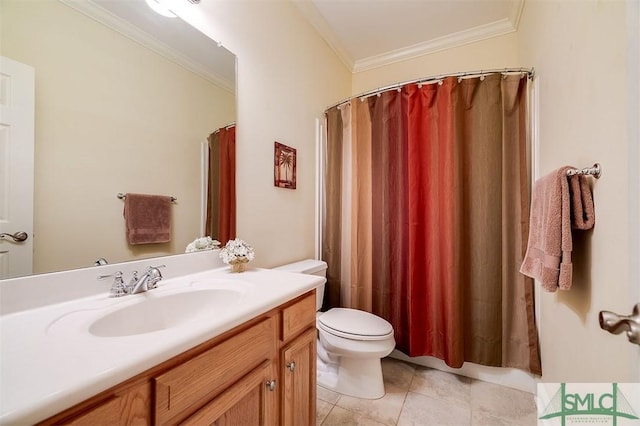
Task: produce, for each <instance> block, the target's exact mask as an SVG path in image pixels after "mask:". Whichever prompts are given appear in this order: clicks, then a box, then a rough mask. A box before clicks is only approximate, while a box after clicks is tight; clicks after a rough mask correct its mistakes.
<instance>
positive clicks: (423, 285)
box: [323, 74, 541, 374]
mask: <svg viewBox="0 0 640 426" xmlns="http://www.w3.org/2000/svg"><path fill="white" fill-rule="evenodd" d="M527 84H528V79H526V78H521V77H520V75H505V76H503V75H501V74H492V75H489V76H485V77H482V78H468V79H462V80H459V79H458V78H455V77H449V78H445V79H444V80H442V81H441V83H440V84H438V83H436V84H428V85H418V84H408V85H405V86H403V87H402V88H401V89H400V90H392V91H387V92H383V93H380V94H379V95H378V96H371V97H368V98H367V99H366V100H365V101H364V102H361V101H360V100H357V99H354V100H352V101H351V102H350V104H349V105H344V106H342V107H341V108H340V111H339V113H337V112H336V111H335V110H337V108H335V109H331V110H329V111H327V129H328V135H327V136H328V138H327V153H328V154H327V162H328V165H327V181H326V186H327V195H326V197H327V201H326V204H327V210H326V218H325V221H326V225H325V229H332V226H333V228H335V224H339V223H340V221H341V216H342V215H343V212H344V211H347V210H348V211H350V213H349V214H350V215H351V234H350V248H349V253H344V252H341V247H342V245H341V242H340V240H339V239H338V240H336V238H335V235H333V236H330V235H326V233H325V237H327V238H326V239H325V240H324V243H323V244H324V247H323V254H330V255H331V256H330V257H327V258H325V260H326V261H327V263H328V265H329V279H328V287H329V288H328V293H329V294H339V293H340V287H341V286H345V285H348V286H349V291H348V292H347V293H348V297H346V298H345V297H343V300H338V303H339V304H341V305H342V306H348V307H353V308H357V309H363V310H366V311H369V312H373V313H374V314H377V315H379V316H381V317H383V318H385V319H387V320H388V321H390V322H391V324H392V325H393V327H394V330H395V333H396V334H395V337H396V341H397V348H398V349H399V350H401V351H402V352H404V353H406V354H407V355H409V356H422V355H429V356H435V357H437V358H440V359H443V360H444V361H445V362H446V363H447V364H448V365H449V366H451V367H460V366H461V365H462V364H463V363H464V362H465V361H469V362H474V363H477V364H482V365H488V366H499V367H500V366H501V367H515V368H520V369H523V370H526V371H529V372H531V373H534V374H541V369H540V358H539V355H538V353H539V352H538V341H537V333H536V328H535V319H534V306H533V281H532V280H531V279H529V278H527V277H525V276H523V275H522V274H520V273H519V272H518V268H519V266H520V264H521V262H522V257H523V255H524V251H525V245H526V238H527V235H528V215H529V176H528V172H527V108H526V102H527V96H526V95H527ZM345 143H346V144H348V145H349V146H350V147H351V161H350V163H349V164H341V166H342V167H349V168H350V171H351V173H350V174H351V182H350V186H349V187H348V188H346V190H348V191H350V193H351V198H350V199H351V204H350V206H348V207H349V209H345V208H344V207H345V206H341V205H340V204H339V200H340V199H344V197H342V195H341V194H340V192H339V191H337V190H336V188H335V187H336V186H338V187H341V188H342V189H341V190H342V191H344V190H345V184H348V183H347V182H343V181H341V180H340V177H339V176H340V175H333V173H336V170H338V169H339V168H338V166H337V165H335V164H334V163H335V162H340V163H342V159H341V157H340V156H334V157H332V155H331V153H332V152H336V151H339V149H340V147H341V146H343V145H344V144H345ZM338 172H339V171H338ZM336 193H338V198H336V196H335V194H336ZM334 233H335V232H334ZM344 262H349V264H350V276H349V277H344V276H341V275H340V271H341V270H343V268H342V265H341V263H344ZM336 287H337V289H336ZM343 294H344V292H343ZM345 299H346V300H345ZM333 303H334V305H333V306H337V304H338V303H336V300H335V298H334V299H333Z"/></svg>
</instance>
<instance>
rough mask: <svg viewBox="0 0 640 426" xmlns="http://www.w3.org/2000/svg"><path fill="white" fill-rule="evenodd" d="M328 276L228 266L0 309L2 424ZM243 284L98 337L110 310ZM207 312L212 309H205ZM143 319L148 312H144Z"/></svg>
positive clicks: (133, 370) (23, 419)
mask: <svg viewBox="0 0 640 426" xmlns="http://www.w3.org/2000/svg"><path fill="white" fill-rule="evenodd" d="M324 281H325V279H324V278H323V277H319V276H314V275H302V274H293V273H288V272H282V271H276V270H269V269H249V270H247V271H246V272H244V273H240V274H234V273H231V272H230V271H229V268H228V267H225V268H219V269H212V270H209V271H204V272H198V273H195V274H191V275H184V276H181V277H174V278H171V279H165V280H163V281H160V283H159V286H158V288H157V289H154V290H151V291H149V292H147V293H141V294H137V295H128V296H124V297H120V298H109V297H108V293H106V292H105V293H101V294H98V295H92V296H89V297H84V298H78V299H73V300H69V301H66V302H62V303H56V304H50V305H45V306H40V307H37V308H34V309H28V310H22V311H18V312H14V313H9V314H6V315H2V316H0V345H1V346H0V424H12V425H13V424H31V423H35V422H38V421H41V420H44V419H46V418H48V417H50V416H52V415H54V414H56V413H58V412H60V411H63V410H64V409H66V408H69V407H71V406H73V405H75V404H77V403H79V402H81V401H83V400H85V399H87V398H89V397H91V396H93V395H95V394H97V393H99V392H101V391H103V390H106V389H108V388H110V387H112V386H114V385H117V384H118V383H121V382H123V381H125V380H127V379H129V378H131V377H133V376H135V375H137V374H139V373H142V372H143V371H145V370H147V369H149V368H151V367H153V366H155V365H158V364H160V363H162V362H163V361H166V360H168V359H170V358H171V357H173V356H175V355H178V354H180V353H182V352H184V351H186V350H188V349H190V348H192V347H194V346H196V345H198V344H200V343H203V342H205V341H207V340H209V339H211V338H213V337H215V336H218V335H220V334H222V333H224V332H225V331H228V330H230V329H232V328H233V327H235V326H237V325H239V324H242V323H243V322H245V321H247V320H250V319H251V318H254V317H255V316H257V315H260V314H262V313H264V312H267V311H269V310H271V309H273V308H275V307H277V306H279V305H281V304H282V303H284V302H286V301H288V300H291V299H293V298H295V297H297V296H299V295H302V294H304V293H306V292H307V291H309V290H311V289H313V288H316V287H318V286H320V285H322V284H323V283H324ZM185 288H190V289H208V288H229V289H241V290H242V292H243V294H242V296H241V297H240V299H239V300H238V301H237V302H234V303H233V304H231V305H230V306H228V307H226V308H222V309H220V308H218V309H216V310H215V311H213V312H211V314H210V316H207V317H206V318H199V319H194V320H190V321H188V322H185V323H182V324H180V325H177V326H174V327H171V328H167V329H164V330H161V331H155V332H150V333H144V334H137V335H131V336H123V337H97V336H94V335H92V334H91V333H89V331H88V330H89V326H90V325H91V323H93V322H94V321H95V320H96V319H97V318H99V317H101V316H103V315H104V314H105V313H107V312H110V311H113V310H116V309H119V308H121V307H123V306H126V305H127V304H135V303H138V302H139V301H141V300H142V299H143V298H153V297H162V296H164V295H168V294H171V293H175V292H180V291H183V290H182V289H185ZM207 315H208V314H207ZM141 321H144V318H141Z"/></svg>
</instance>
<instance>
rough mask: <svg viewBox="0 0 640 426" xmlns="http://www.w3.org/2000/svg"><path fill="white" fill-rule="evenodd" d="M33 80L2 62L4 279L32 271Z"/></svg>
mask: <svg viewBox="0 0 640 426" xmlns="http://www.w3.org/2000/svg"><path fill="white" fill-rule="evenodd" d="M34 75H35V71H34V69H33V68H32V67H30V66H28V65H25V64H21V63H19V62H16V61H13V60H11V59H9V58H5V57H0V279H3V278H11V277H16V276H22V275H27V274H30V273H31V272H32V267H33V152H34V125H35V122H34V108H35V84H34V82H35V78H34ZM24 233H26V235H27V239H26V240H24V241H20V240H21V239H22V238H20V237H21V236H23V235H24ZM12 236H17V238H14V237H12Z"/></svg>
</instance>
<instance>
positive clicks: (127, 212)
mask: <svg viewBox="0 0 640 426" xmlns="http://www.w3.org/2000/svg"><path fill="white" fill-rule="evenodd" d="M124 220H125V224H126V227H127V241H128V242H129V244H150V243H167V242H169V241H171V197H166V196H163V195H146V194H126V197H125V199H124Z"/></svg>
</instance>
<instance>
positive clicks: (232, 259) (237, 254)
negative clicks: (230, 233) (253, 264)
mask: <svg viewBox="0 0 640 426" xmlns="http://www.w3.org/2000/svg"><path fill="white" fill-rule="evenodd" d="M254 257H255V255H254V253H253V247H251V246H250V245H249V244H247V243H246V242H244V241H242V240H241V239H240V238H236V239H235V240H229V241H227V244H226V245H225V246H224V247H223V248H222V249H220V259H222V261H223V262H224V263H226V264H232V263H237V262H249V261H251V260H253V259H254Z"/></svg>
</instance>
